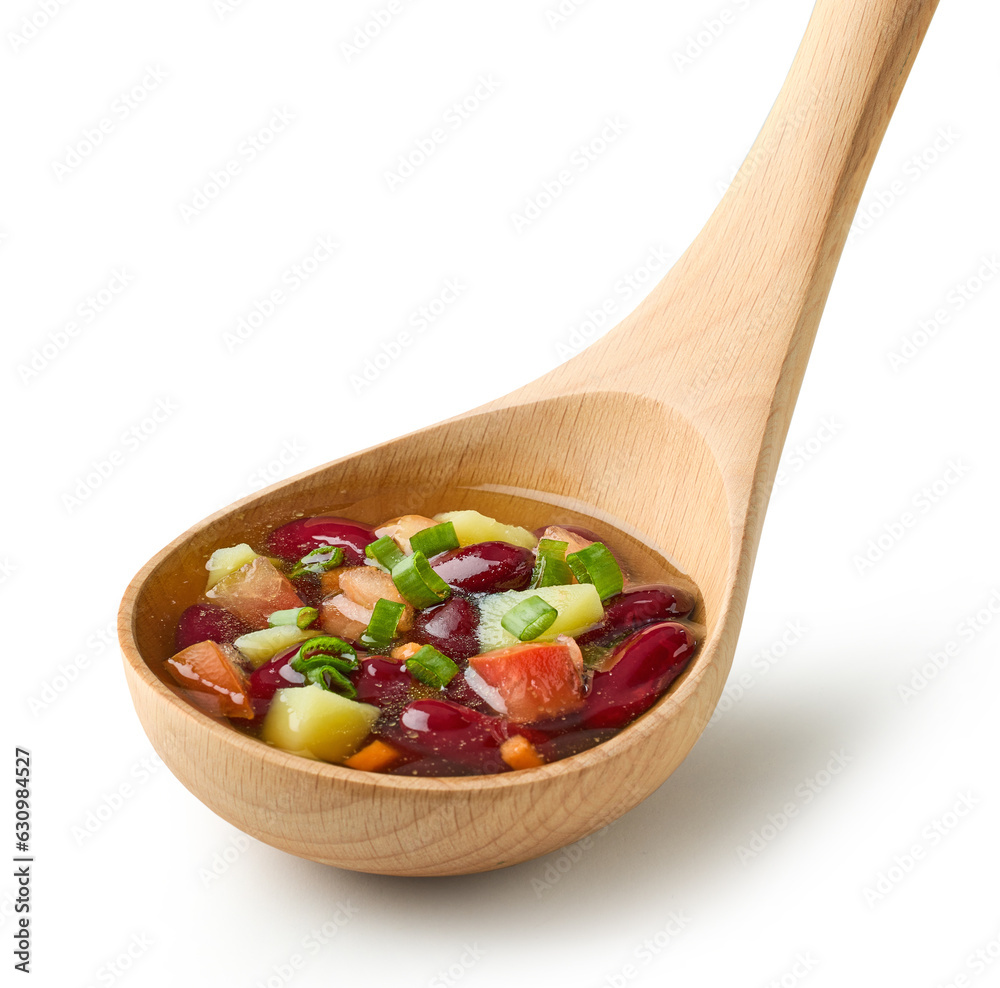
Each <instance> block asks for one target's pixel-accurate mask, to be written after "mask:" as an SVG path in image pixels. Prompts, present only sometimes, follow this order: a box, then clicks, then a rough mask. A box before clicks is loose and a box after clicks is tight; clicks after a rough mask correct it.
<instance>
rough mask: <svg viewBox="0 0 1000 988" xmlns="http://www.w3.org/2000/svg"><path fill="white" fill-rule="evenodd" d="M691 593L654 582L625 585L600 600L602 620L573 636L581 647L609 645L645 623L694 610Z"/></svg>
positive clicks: (678, 616)
mask: <svg viewBox="0 0 1000 988" xmlns="http://www.w3.org/2000/svg"><path fill="white" fill-rule="evenodd" d="M694 603H695V602H694V597H692V596H691V594H690V593H688V592H687V591H686V590H682V589H680V588H679V587H671V586H667V585H666V584H661V583H655V584H650V585H649V586H644V587H629V588H628V589H627V590H623V591H622V592H621V593H620V594H616V595H615V596H614V597H612V598H610V599H609V600H607V601H606V602H605V604H604V620H603V621H601V623H600V624H599V625H598V626H597V627H596V628H592V629H591V630H590V631H588V632H586V633H585V634H582V635H580V636H579V637H578V638H577V640H576V641H577V644H578V645H579V646H580V647H581V648H585V647H586V646H587V645H610V644H611V643H612V642H613V641H615V640H616V639H618V638H623V637H624V636H625V635H627V634H630V633H631V632H633V631H637V630H638V629H639V628H642V627H644V626H645V625H647V624H653V623H654V622H657V621H666V620H669V619H671V618H682V617H687V615H688V614H690V613H691V611H692V610H694Z"/></svg>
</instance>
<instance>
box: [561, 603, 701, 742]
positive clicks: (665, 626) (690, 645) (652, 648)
mask: <svg viewBox="0 0 1000 988" xmlns="http://www.w3.org/2000/svg"><path fill="white" fill-rule="evenodd" d="M697 647H698V642H697V640H696V639H695V637H694V636H693V635H692V634H691V633H690V632H689V631H688V630H687V628H685V627H684V625H682V624H677V623H675V622H673V621H666V622H663V623H661V624H651V625H648V626H647V627H645V628H643V629H642V630H641V631H637V632H635V633H634V634H632V635H630V636H629V637H628V638H626V639H625V641H623V642H622V643H621V644H620V645H618V647H617V648H616V649H615V656H616V658H617V661H616V663H615V665H614V667H613V668H612V669H609V670H608V671H607V672H598V673H595V674H594V679H593V682H592V684H591V687H590V692H589V693H588V694H587V698H586V700H585V702H584V706H583V709H582V710H580V711H579V712H578V713H575V714H571V715H570V717H569V718H567V720H568V721H570V722H571V723H572V726H573V727H574V728H576V729H580V728H582V729H585V730H596V729H598V728H605V727H622V726H623V725H625V724H627V723H629V721H631V720H634V719H635V718H636V717H638V716H639V714H641V713H642V712H643V711H645V710H648V709H649V708H650V707H651V706H652V705H653V704H654V703H655V702H656V701H657V699H658V698H659V697H660V696H661V695H662V694H663V692H664V691H665V690H666V688H667V687H668V686H669V685H670V684H671V683H672V682H673V681H674V680H675V679H676V678H677V677H678V676H679V675H680V674H681V673H682V672H683V671H684V668H685V667H686V666H687V664H688V662H689V661H690V659H691V656H692V655H694V652H695V649H696V648H697Z"/></svg>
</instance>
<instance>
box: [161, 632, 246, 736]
mask: <svg viewBox="0 0 1000 988" xmlns="http://www.w3.org/2000/svg"><path fill="white" fill-rule="evenodd" d="M165 665H166V667H167V671H168V672H169V673H170V675H171V676H173V678H174V679H175V680H176V682H177V683H178V684H179V685H180V686H183V687H184V688H185V689H187V690H190V691H191V696H190V699H191V701H192V702H193V703H196V704H197V705H198V706H199V707H201V708H202V709H203V710H204V711H205V712H206V713H209V714H216V715H219V714H221V715H222V716H223V717H245V718H246V719H247V720H253V716H254V709H253V704H252V703H251V702H250V696H249V687H248V683H247V678H246V675H245V674H244V672H243V670H242V669H241V668H240V667H239V666H238V665H237V663H236V651H235V649H233V648H232V646H230V645H219V644H218V643H217V642H210V641H206V642H198V643H197V644H195V645H189V646H188V647H187V648H185V649H183V650H181V651H180V652H178V653H177V654H176V655H174V656H172V657H171V658H169V659H167V661H166V663H165Z"/></svg>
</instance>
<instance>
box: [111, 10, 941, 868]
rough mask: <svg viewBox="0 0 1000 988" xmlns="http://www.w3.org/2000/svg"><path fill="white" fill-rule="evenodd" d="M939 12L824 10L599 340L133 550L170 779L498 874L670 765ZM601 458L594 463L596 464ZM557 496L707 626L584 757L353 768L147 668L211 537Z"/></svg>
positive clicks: (356, 851)
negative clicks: (269, 733)
mask: <svg viewBox="0 0 1000 988" xmlns="http://www.w3.org/2000/svg"><path fill="white" fill-rule="evenodd" d="M935 7H936V0H820V2H819V3H817V5H816V8H815V10H814V12H813V16H812V19H811V21H810V23H809V27H808V30H807V33H806V37H805V39H804V40H803V43H802V46H801V48H800V49H799V52H798V55H797V56H796V59H795V62H794V64H793V66H792V68H791V71H790V73H789V76H788V79H787V81H786V83H785V86H784V88H783V89H782V91H781V94H780V96H779V97H778V100H777V101H776V103H775V105H774V108H773V109H772V111H771V114H770V116H769V117H768V120H767V122H766V123H765V125H764V128H763V129H762V130H761V133H760V135H759V137H758V139H757V141H756V143H755V144H754V147H753V149H752V150H751V152H750V154H749V155H748V157H747V160H746V162H745V163H744V165H743V168H742V169H741V170H740V172H739V173H738V174H737V176H736V178H735V180H734V182H733V184H732V186H731V188H730V189H729V191H728V192H727V194H726V196H725V198H724V199H723V201H722V202H721V203H720V205H719V207H718V208H717V209H716V211H715V213H714V214H713V215H712V217H711V218H710V219H709V221H708V223H707V225H706V226H705V228H704V230H703V232H702V233H701V234H700V235H699V237H698V239H697V240H696V241H695V242H694V244H692V246H691V247H690V248H689V249H688V251H687V252H686V253H685V254H684V256H683V257H682V258H681V259H680V261H678V263H677V264H676V266H675V267H674V268H673V270H672V271H670V273H669V274H668V275H667V276H666V277H665V278H664V280H663V281H662V282H661V283H660V284H659V285H658V286H657V288H656V289H655V290H654V291H653V292H652V294H650V295H649V297H648V298H647V299H646V300H645V301H644V302H643V303H642V304H641V305H640V306H639V308H638V309H636V310H635V312H633V313H632V314H631V315H629V316H628V317H627V318H626V319H625V320H624V321H623V322H622V323H621V324H620V325H619V326H618V327H616V329H615V330H613V331H612V332H611V333H609V334H608V335H607V336H606V337H605V338H603V339H602V340H600V341H598V342H597V343H595V344H594V345H593V346H591V347H590V348H589V349H587V350H586V351H584V352H583V353H582V354H580V355H579V356H577V357H576V358H574V359H573V360H571V361H569V362H568V363H567V364H565V365H563V366H562V367H560V368H558V369H557V370H556V371H554V372H553V373H551V374H549V375H546V376H545V377H543V378H541V379H539V380H538V381H535V382H533V383H532V384H530V385H528V386H527V387H525V388H523V389H521V390H519V391H517V392H514V393H513V394H511V395H508V396H506V397H505V398H502V399H500V400H498V401H496V402H493V403H491V404H489V405H487V406H484V407H483V408H480V409H477V410H475V411H472V412H469V413H468V414H466V415H463V416H460V417H458V418H456V419H451V420H449V421H447V422H444V423H441V424H439V425H437V426H433V427H431V428H429V429H426V430H423V431H421V432H419V433H415V434H413V435H410V436H406V437H403V438H401V439H397V440H395V441H393V442H390V443H386V444H384V445H381V446H377V447H375V448H373V449H370V450H367V451H364V452H361V453H357V454H355V455H353V456H350V457H347V458H345V459H342V460H339V461H336V462H334V463H330V464H327V465H326V466H323V467H320V468H318V469H316V470H312V471H310V472H308V473H305V474H302V475H300V476H299V477H296V478H293V479H292V480H289V481H285V482H283V483H280V484H278V485H275V486H274V487H272V488H269V489H268V490H266V491H262V492H260V493H258V494H255V495H253V496H252V497H250V498H247V499H245V500H243V501H240V502H237V503H236V504H234V505H232V506H231V507H229V508H227V509H226V510H224V511H222V512H219V513H218V514H216V515H214V516H212V517H210V518H207V519H205V521H203V522H201V523H200V524H199V525H197V526H195V527H194V528H193V529H191V530H190V531H189V532H187V533H185V534H184V535H182V536H181V537H180V538H178V539H177V540H175V541H174V542H173V543H171V544H170V545H169V546H167V547H166V548H165V549H164V550H163V551H162V552H160V553H159V554H158V555H157V556H156V557H154V558H153V559H152V560H150V562H149V563H148V564H147V565H146V566H145V567H144V568H143V569H142V570H141V571H140V573H139V574H137V576H136V577H135V579H134V580H133V581H132V583H131V585H130V586H129V588H128V590H127V592H126V594H125V597H124V599H123V601H122V605H121V610H120V613H119V635H120V639H121V645H122V650H123V653H124V657H125V671H126V676H127V679H128V684H129V688H130V690H131V693H132V697H133V700H134V702H135V707H136V710H137V712H138V714H139V718H140V720H141V721H142V724H143V727H144V728H145V730H146V732H147V734H148V735H149V738H150V740H151V742H152V743H153V746H154V748H155V749H156V750H157V752H158V753H159V754H160V756H161V757H162V758H163V760H164V761H165V762H166V763H167V765H168V766H169V767H170V769H171V770H172V771H173V772H174V774H175V775H176V776H177V777H178V778H179V779H180V780H181V782H183V783H184V785H185V786H187V787H188V788H189V789H190V790H191V791H192V792H193V793H194V794H195V795H197V796H198V797H199V798H200V799H202V800H203V801H204V802H205V803H206V804H207V805H208V806H210V807H211V808H212V809H213V810H215V811H216V812H217V813H219V814H220V815H221V816H223V817H225V818H226V819H227V820H229V821H231V822H232V823H234V824H235V825H236V826H237V827H239V828H241V829H242V830H245V831H246V832H247V833H249V834H252V835H253V836H255V837H257V838H259V839H261V840H264V841H267V842H268V843H270V844H273V845H274V846H276V847H280V848H283V849H285V850H287V851H290V852H291V853H293V854H298V855H301V856H303V857H307V858H311V859H313V860H315V861H320V862H324V863H328V864H333V865H337V866H339V867H342V868H350V869H354V870H359V871H370V872H379V873H388V874H397V875H441V874H462V873H468V872H475V871H484V870H488V869H491V868H499V867H503V866H505V865H510V864H514V863H516V862H519V861H524V860H527V859H529V858H533V857H536V856H538V855H541V854H544V853H546V852H548V851H552V850H554V849H556V848H559V847H561V846H563V845H564V844H567V843H569V842H571V841H574V840H578V839H580V838H581V837H584V836H585V835H587V834H589V833H592V832H594V831H596V830H598V829H599V828H601V827H603V826H604V825H606V824H608V823H610V822H611V821H612V820H614V819H616V818H617V817H619V816H620V815H621V814H622V813H624V812H626V811H627V810H628V809H630V808H631V807H632V806H634V805H635V804H636V803H638V802H639V801H641V800H642V799H644V798H645V797H646V796H648V795H649V794H650V793H651V792H653V791H654V790H655V789H656V788H657V787H658V786H659V785H660V784H661V783H662V782H663V781H664V779H666V778H667V776H669V775H670V773H671V772H672V771H673V770H674V769H675V768H676V767H677V766H678V765H679V764H680V762H681V761H682V760H683V759H684V757H685V756H686V754H687V753H688V751H689V750H690V749H691V747H692V746H693V745H694V743H695V741H696V740H697V738H698V736H699V735H700V734H701V732H702V730H703V729H704V727H705V725H706V724H707V722H708V720H709V718H710V717H711V714H712V711H713V710H714V708H715V705H716V703H717V702H718V699H719V696H720V694H721V692H722V688H723V686H724V684H725V680H726V676H727V674H728V672H729V668H730V665H731V662H732V657H733V652H734V649H735V646H736V639H737V635H738V633H739V628H740V623H741V621H742V617H743V609H744V604H745V601H746V595H747V590H748V587H749V581H750V574H751V571H752V568H753V562H754V556H755V554H756V550H757V544H758V540H759V537H760V530H761V525H762V522H763V516H764V511H765V508H766V505H767V500H768V497H769V494H770V490H771V486H772V484H773V481H774V476H775V472H776V469H777V462H778V456H779V453H780V451H781V446H782V444H783V442H784V439H785V434H786V431H787V429H788V423H789V420H790V418H791V413H792V408H793V405H794V402H795V399H796V397H797V395H798V390H799V386H800V384H801V381H802V376H803V373H804V371H805V365H806V361H807V359H808V356H809V351H810V348H811V346H812V341H813V338H814V335H815V332H816V327H817V324H818V322H819V318H820V315H821V313H822V310H823V306H824V304H825V302H826V298H827V295H828V292H829V289H830V284H831V282H832V279H833V275H834V271H835V269H836V266H837V262H838V260H839V258H840V254H841V251H842V249H843V246H844V242H845V240H846V236H847V232H848V229H849V227H850V223H851V220H852V217H853V215H854V212H855V209H856V208H857V204H858V200H859V198H860V195H861V191H862V189H863V187H864V183H865V181H866V179H867V176H868V173H869V170H870V168H871V165H872V162H873V160H874V157H875V154H876V151H877V149H878V146H879V144H880V142H881V140H882V136H883V134H884V132H885V128H886V126H887V124H888V121H889V118H890V116H891V114H892V111H893V109H894V108H895V105H896V101H897V99H898V98H899V94H900V92H901V90H902V87H903V84H904V82H905V80H906V76H907V74H908V72H909V69H910V67H911V65H912V63H913V59H914V57H915V55H916V52H917V49H918V48H919V45H920V42H921V40H922V39H923V36H924V33H925V32H926V30H927V27H928V25H929V23H930V20H931V17H932V15H933V12H934V9H935ZM594 448H599V449H601V450H608V451H610V454H609V455H607V456H606V458H602V459H598V458H595V457H594V456H593V455H592V450H593V449H594ZM552 450H559V455H558V456H557V457H556V456H553V454H552ZM400 477H405V478H406V479H407V483H406V486H405V488H404V487H400V485H399V478H400ZM445 497H447V498H449V499H450V500H448V501H447V502H446V501H444V500H443V498H445ZM457 497H461V504H459V503H456V498H457ZM552 506H556V508H557V509H558V510H559V511H560V512H562V513H563V517H564V519H566V518H571V517H578V518H580V519H587V520H591V521H592V523H593V524H599V523H601V522H606V523H608V524H613V525H614V526H615V527H617V528H619V529H621V530H622V531H623V532H624V533H625V535H626V536H629V535H631V536H634V537H635V539H636V540H638V541H637V542H636V545H638V544H639V541H646V542H647V543H648V544H649V545H651V546H653V547H655V548H656V549H657V550H658V551H659V552H660V553H662V555H663V556H664V558H672V559H674V560H678V561H680V564H681V566H682V568H683V569H684V570H685V571H686V572H687V573H688V574H689V575H690V576H691V578H692V579H693V580H694V581H695V582H696V583H697V584H698V586H699V587H700V589H701V592H702V595H703V605H702V613H701V614H700V615H699V616H700V618H701V620H703V621H704V623H705V624H706V626H707V629H708V637H707V640H706V643H705V645H704V646H703V648H702V650H701V652H700V653H699V655H698V657H697V658H696V660H695V662H694V663H693V664H692V666H691V667H690V668H689V669H688V670H687V672H686V673H685V674H684V675H683V676H682V678H681V679H680V680H678V682H677V684H675V686H674V688H673V689H672V690H671V692H670V693H669V694H668V695H667V696H666V697H664V698H663V699H662V700H661V701H660V702H659V703H658V704H657V705H656V706H655V707H654V708H653V709H652V710H651V711H649V712H648V713H646V714H645V715H644V716H642V717H641V718H640V719H639V720H637V721H636V722H635V723H634V724H632V725H631V726H629V727H628V728H626V729H625V730H624V731H622V732H621V733H620V734H619V735H617V736H616V737H614V738H613V739H611V740H610V741H608V742H605V743H604V744H602V745H599V746H598V747H596V748H594V749H592V750H590V751H587V752H584V753H582V754H579V755H575V756H573V757H572V758H568V759H565V760H563V761H559V762H555V763H553V764H551V765H546V766H543V767H541V768H537V769H527V770H521V771H518V772H512V773H507V774H504V775H496V776H478V777H467V778H443V779H437V778H435V779H430V778H403V777H398V776H381V775H371V774H368V773H364V772H356V771H352V770H350V769H346V768H342V767H339V766H335V765H327V764H324V763H319V762H312V761H308V760H305V759H302V758H298V757H296V756H293V755H289V754H286V753H284V752H282V751H278V750H276V749H272V748H269V747H267V746H265V745H263V744H262V743H261V742H259V741H256V740H254V739H252V738H248V737H245V736H243V735H241V734H239V733H237V732H236V731H235V730H233V729H231V728H229V727H227V726H226V725H224V724H221V723H218V722H216V721H214V720H212V719H211V718H210V717H207V716H205V715H204V714H202V713H201V712H199V711H198V710H196V709H194V708H193V707H191V706H190V705H189V704H188V703H187V702H185V701H184V700H183V699H182V698H180V697H179V696H178V695H177V694H176V693H175V692H174V691H173V690H172V689H171V688H170V687H169V686H168V685H167V683H166V681H165V679H164V678H163V673H162V670H161V667H160V664H161V662H162V659H163V658H164V657H165V656H166V655H167V654H169V651H170V641H171V638H172V634H173V623H174V621H175V620H176V617H177V615H178V613H179V612H180V610H181V609H182V608H183V607H184V606H185V604H187V603H190V602H191V601H193V600H195V599H196V598H197V597H198V595H199V594H200V593H201V591H202V589H203V580H204V569H203V566H204V560H205V558H206V557H207V555H208V554H209V553H210V552H211V550H212V549H214V548H215V547H217V546H219V545H227V544H231V543H232V542H233V541H244V540H246V539H247V537H248V536H250V537H251V538H252V537H253V536H254V535H255V534H257V535H259V534H262V533H263V532H264V531H265V530H266V529H267V528H268V527H269V526H270V525H272V524H274V523H275V522H277V521H284V520H288V519H289V518H291V517H293V516H296V515H303V514H312V513H317V512H322V511H330V510H337V511H338V513H343V514H347V515H349V516H352V517H357V518H359V519H361V520H367V521H379V520H381V519H384V518H388V517H391V516H393V515H396V514H403V513H408V512H419V513H433V512H434V511H436V510H441V509H442V508H446V507H448V508H451V507H474V508H478V509H480V510H483V511H485V512H487V513H489V514H493V515H494V516H497V517H501V518H503V519H504V520H508V521H512V522H515V523H517V524H523V525H527V526H529V527H533V526H535V525H538V524H542V523H545V522H547V521H548V520H549V518H550V517H551V515H552V511H553V507H552Z"/></svg>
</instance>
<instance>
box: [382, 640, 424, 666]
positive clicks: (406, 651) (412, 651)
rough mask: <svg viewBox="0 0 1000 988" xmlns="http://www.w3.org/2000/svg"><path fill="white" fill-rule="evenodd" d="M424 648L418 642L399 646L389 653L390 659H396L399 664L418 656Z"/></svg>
mask: <svg viewBox="0 0 1000 988" xmlns="http://www.w3.org/2000/svg"><path fill="white" fill-rule="evenodd" d="M423 647H424V646H423V645H418V644H417V643H416V642H407V643H406V644H405V645H397V646H396V647H395V648H394V649H393V650H392V652H390V653H389V657H390V658H393V659H395V660H396V661H397V662H405V661H406V660H407V659H408V658H409V657H410V656H411V655H416V654H417V652H419V651H420V649H422V648H423Z"/></svg>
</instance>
